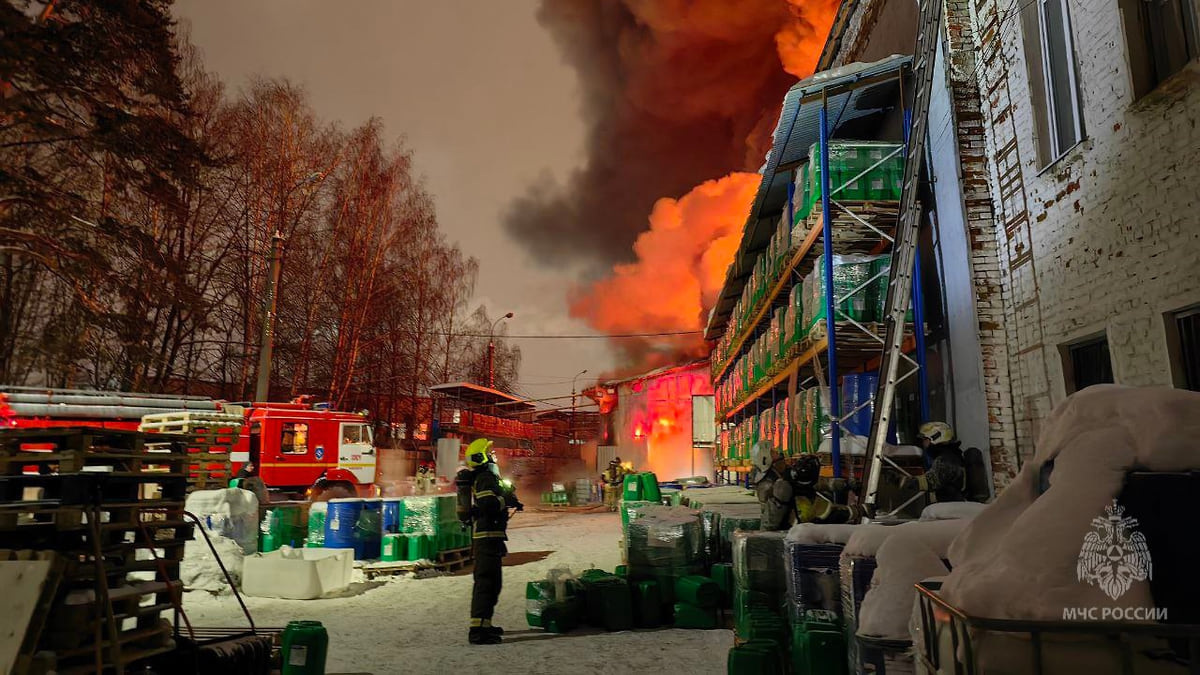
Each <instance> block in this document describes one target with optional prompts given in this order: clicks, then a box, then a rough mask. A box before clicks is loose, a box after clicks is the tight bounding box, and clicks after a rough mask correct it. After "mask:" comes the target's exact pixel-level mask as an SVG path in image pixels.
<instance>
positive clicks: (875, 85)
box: [706, 56, 928, 483]
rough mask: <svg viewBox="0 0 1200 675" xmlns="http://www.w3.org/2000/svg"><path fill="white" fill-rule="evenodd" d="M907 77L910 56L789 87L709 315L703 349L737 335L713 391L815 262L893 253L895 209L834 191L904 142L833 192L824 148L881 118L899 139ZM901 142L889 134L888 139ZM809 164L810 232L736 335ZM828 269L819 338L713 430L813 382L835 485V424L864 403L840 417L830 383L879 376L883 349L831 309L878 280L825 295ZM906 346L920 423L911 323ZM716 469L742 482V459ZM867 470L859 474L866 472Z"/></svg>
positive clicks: (838, 462)
mask: <svg viewBox="0 0 1200 675" xmlns="http://www.w3.org/2000/svg"><path fill="white" fill-rule="evenodd" d="M911 79H912V58H911V57H907V56H898V57H892V58H889V59H885V60H882V61H879V62H876V63H870V64H853V65H851V66H847V67H845V68H841V69H837V70H833V71H828V72H825V73H820V74H818V75H816V76H814V77H812V78H809V79H807V80H804V81H802V82H800V83H799V84H797V85H795V86H794V87H792V89H791V90H790V91H789V92H788V94H787V96H786V97H785V98H784V101H783V109H782V112H781V115H780V122H779V126H778V127H777V129H776V131H775V136H774V143H773V147H772V149H771V151H770V153H769V154H768V155H767V160H766V164H765V165H764V166H763V168H762V169H761V170H760V173H761V174H762V176H763V178H762V182H761V184H760V186H759V190H758V193H757V195H756V198H755V201H754V204H753V206H752V207H751V212H750V215H749V218H748V220H747V224H746V229H745V232H744V234H743V238H742V242H741V246H740V247H739V251H738V254H737V256H736V257H735V259H734V262H733V264H731V266H730V268H729V271H728V273H727V276H726V281H725V286H724V288H723V290H722V293H721V296H720V297H719V299H718V302H717V304H716V306H715V307H714V309H713V312H712V314H711V315H710V317H709V323H708V328H707V331H706V337H707V338H708V339H710V340H713V339H716V338H718V337H720V336H721V335H722V334H723V333H724V332H725V331H726V330H736V331H738V332H737V333H736V334H735V335H734V336H733V338H732V339H731V340H730V341H729V349H728V353H726V354H723V355H721V356H722V358H721V360H720V362H718V361H717V360H716V359H714V362H713V382H714V387H719V386H720V385H721V383H722V382H724V381H725V378H727V377H728V376H729V375H730V370H731V368H732V366H733V364H734V363H735V362H736V361H737V359H738V358H739V357H740V356H742V355H743V354H744V353H745V352H746V348H747V346H748V345H749V344H751V343H752V342H753V340H754V339H755V338H756V337H758V336H760V335H762V334H763V332H764V331H765V330H766V329H767V327H768V326H769V324H770V317H771V316H772V315H773V312H774V310H775V309H776V308H778V307H780V306H781V305H782V304H783V303H785V302H786V301H787V297H788V290H789V289H791V288H792V287H793V286H794V285H796V284H798V283H801V282H802V280H803V273H804V272H806V271H807V270H808V269H811V268H812V264H813V262H815V261H816V260H817V258H818V256H819V255H824V256H825V260H827V261H831V260H833V259H834V255H835V254H845V253H852V252H862V253H876V254H877V253H885V252H889V251H890V249H891V242H892V238H893V233H894V231H895V228H896V225H897V222H898V220H899V216H900V202H899V201H886V202H885V201H879V202H872V201H859V202H850V201H848V200H842V199H839V193H841V192H842V190H843V188H844V187H845V186H846V185H848V184H850V183H852V182H853V181H854V180H856V179H860V178H862V177H863V176H865V175H866V174H867V173H869V172H870V171H872V170H873V169H874V168H876V167H878V166H879V165H880V164H882V163H883V162H885V161H888V160H889V159H891V158H893V157H894V156H896V155H897V154H900V153H905V151H906V150H907V146H906V144H904V143H901V144H900V145H898V146H897V147H896V149H895V150H894V151H892V152H891V153H890V154H888V155H887V156H886V157H884V158H883V159H881V160H880V161H878V162H876V163H875V164H874V165H872V166H871V167H868V168H867V169H865V170H864V171H862V173H860V174H858V176H855V177H853V178H851V179H849V180H846V181H843V183H842V184H841V185H837V186H834V185H831V179H830V170H829V157H830V147H831V142H832V141H833V140H834V138H835V137H838V136H841V137H847V136H852V135H853V134H854V133H855V132H856V131H857V132H858V133H862V132H861V131H860V130H862V129H863V128H864V126H866V125H874V126H866V128H867V129H868V130H872V129H877V128H878V127H879V126H880V125H881V124H882V123H883V122H885V121H887V120H888V119H889V116H890V118H891V120H892V121H893V126H894V127H897V128H899V129H902V130H904V132H906V131H907V128H908V122H909V116H910V115H909V110H908V108H906V106H905V96H906V93H905V88H906V83H908V82H911ZM900 133H901V132H899V131H898V132H897V135H900ZM904 140H907V139H904ZM813 146H815V148H816V150H817V152H816V156H813V157H810V156H809V155H810V147H813ZM809 161H811V162H819V163H820V168H821V171H820V174H821V180H820V185H819V188H820V194H819V197H820V199H819V207H820V210H819V211H818V210H816V207H815V206H814V210H813V212H812V214H811V215H810V216H809V218H808V221H809V223H810V224H811V225H812V227H811V229H810V231H809V232H808V234H807V236H806V237H805V239H804V240H803V242H802V243H800V244H799V246H798V248H796V249H794V250H793V251H791V252H790V253H789V255H788V256H787V258H786V262H785V264H784V266H783V270H782V273H781V274H780V276H779V278H778V279H777V280H776V281H775V282H774V283H772V284H771V285H770V287H769V288H768V289H767V291H766V293H765V295H764V297H763V298H762V300H761V301H760V302H758V303H757V304H755V306H754V307H752V308H748V310H747V311H746V312H745V314H746V315H748V316H750V317H751V318H750V321H749V322H748V323H746V324H745V325H744V326H742V327H741V328H740V330H739V327H738V326H733V325H729V326H727V323H728V322H729V321H730V313H731V309H732V306H733V304H734V302H736V300H737V298H738V296H739V295H740V293H741V291H742V289H743V287H744V285H745V284H746V283H747V281H748V278H749V276H750V273H751V272H750V271H751V270H752V268H753V266H754V264H755V261H756V259H757V258H758V257H759V256H761V255H762V254H763V253H764V251H765V249H766V244H765V243H764V240H769V238H770V232H771V230H772V229H773V228H774V224H775V222H776V221H777V220H778V218H779V217H780V215H781V211H783V210H786V212H787V216H788V220H789V222H794V214H795V213H796V209H797V204H796V197H797V196H796V194H795V190H794V186H795V180H794V175H795V172H796V170H797V169H798V168H800V167H802V166H804V165H805V163H806V162H809ZM906 189H907V186H906ZM833 267H834V266H833V265H832V264H826V265H825V266H824V269H823V270H822V272H823V274H824V284H823V286H824V293H823V296H824V298H823V300H824V312H825V317H826V320H825V326H826V329H825V334H824V335H816V336H809V337H807V338H806V339H805V340H804V341H803V342H802V343H800V344H799V345H797V346H795V347H794V348H793V349H792V350H791V351H790V352H789V353H788V354H787V358H786V359H784V360H782V361H781V362H780V363H777V364H776V365H775V367H774V368H773V369H772V371H771V373H770V374H769V376H768V377H766V378H765V380H764V381H762V382H761V383H758V384H757V385H756V386H755V387H754V388H753V389H752V390H751V391H749V392H748V393H747V394H746V395H745V396H744V397H742V398H741V399H740V400H738V401H737V402H735V403H734V404H732V405H727V406H724V409H719V410H718V412H717V421H718V423H719V424H721V425H729V424H732V423H734V422H736V421H737V420H741V419H743V418H744V417H745V416H746V415H747V414H751V413H754V414H758V413H760V412H761V411H763V410H765V409H767V406H774V405H775V404H777V403H778V402H779V401H780V400H782V397H790V396H794V395H795V394H796V392H797V387H798V386H800V385H803V384H808V383H810V382H815V383H816V384H817V386H828V388H829V401H828V402H829V417H830V423H831V427H832V436H831V442H830V446H831V447H830V464H831V468H832V474H833V475H834V476H839V477H841V476H844V475H845V473H846V472H845V471H844V469H845V466H844V464H845V462H844V461H843V459H844V458H843V454H842V450H843V448H842V443H841V440H842V439H841V435H842V434H841V429H842V425H843V424H844V423H845V422H846V420H847V419H849V418H850V417H851V416H853V415H855V414H856V413H859V412H860V411H861V410H862V409H863V408H865V407H866V406H867V405H868V404H869V403H863V404H860V405H858V406H857V407H855V408H853V409H850V410H843V406H842V401H841V395H840V394H841V392H840V391H839V387H838V378H839V376H840V375H843V374H846V373H850V372H854V371H864V370H872V369H877V368H878V367H879V365H880V361H881V358H880V354H881V353H882V350H883V348H884V344H885V335H884V327H885V324H882V323H879V324H874V323H865V322H860V321H857V320H855V319H853V318H851V317H849V316H847V315H846V314H845V313H844V312H842V311H841V309H840V306H841V304H842V303H843V302H845V301H847V300H848V299H851V298H853V297H854V296H856V295H858V294H865V293H867V291H868V288H870V286H871V284H872V283H873V282H875V281H876V280H877V279H878V278H879V277H880V276H881V275H883V274H884V272H879V273H876V274H874V275H873V276H872V278H871V279H870V280H869V281H868V282H866V283H863V284H861V285H859V286H858V287H856V288H854V289H853V290H852V291H850V292H849V293H847V294H846V295H844V296H842V297H834V294H835V290H836V289H835V287H834V283H833ZM918 268H919V265H918ZM802 270H803V271H802ZM918 274H919V272H918ZM920 288H921V285H920V279H919V277H917V278H915V279H914V283H913V284H912V289H913V290H912V293H913V314H914V316H913V323H914V324H915V325H917V326H924V317H923V311H922V310H923V302H922V298H921V294H920ZM889 309H890V307H889ZM830 318H833V320H830ZM904 349H905V351H911V352H915V355H916V356H915V360H914V361H915V363H916V366H917V373H918V376H919V380H920V381H919V384H918V388H919V400H920V405H921V409H922V413H923V414H927V412H926V411H927V407H928V402H927V395H926V392H927V388H926V383H925V364H924V355H925V344H924V331H915V332H914V331H912V330H911V325H910V326H909V328H908V329H907V333H906V334H905V338H904ZM726 428H728V426H726ZM726 452H727V451H726ZM864 462H865V458H864ZM717 465H718V469H717V479H718V481H723V482H730V483H733V482H741V480H740V479H741V474H742V473H744V472H745V471H746V470H747V466H748V460H747V459H746V458H744V457H739V458H728V457H718V460H717ZM865 469H866V467H865V466H864V467H863V471H864V473H865Z"/></svg>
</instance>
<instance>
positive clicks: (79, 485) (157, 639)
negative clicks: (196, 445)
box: [0, 428, 192, 673]
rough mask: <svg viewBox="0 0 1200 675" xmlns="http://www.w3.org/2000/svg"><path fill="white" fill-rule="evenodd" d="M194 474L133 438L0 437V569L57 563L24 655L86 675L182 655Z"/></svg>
mask: <svg viewBox="0 0 1200 675" xmlns="http://www.w3.org/2000/svg"><path fill="white" fill-rule="evenodd" d="M188 462H189V459H188V456H187V455H186V454H184V453H181V452H173V451H167V452H161V451H160V452H153V453H152V452H149V451H148V449H147V448H146V445H145V443H144V437H143V435H142V434H140V433H137V432H130V431H111V430H102V429H90V428H58V429H24V430H21V429H11V430H0V537H2V541H3V542H4V547H5V548H4V549H3V550H0V560H31V559H52V560H55V561H56V567H55V569H54V570H52V572H53V575H52V577H51V578H48V579H47V581H46V583H45V584H44V586H43V598H42V600H41V602H40V604H39V606H40V607H44V609H45V611H44V612H43V613H42V615H41V616H36V615H35V621H33V622H31V623H30V625H29V630H28V631H27V632H26V637H25V642H24V643H23V645H28V647H29V649H30V650H31V651H29V652H28V653H30V654H32V653H38V654H39V658H43V657H44V659H43V662H44V660H45V659H49V660H50V661H52V662H53V663H52V667H53V668H54V669H55V670H56V671H57V672H59V673H75V672H79V673H86V672H100V671H102V670H105V669H107V668H112V669H115V670H117V671H118V672H119V671H121V670H122V669H123V668H124V667H126V666H128V665H129V664H132V663H135V662H138V661H141V660H144V659H147V658H150V657H152V656H155V655H158V654H162V653H165V652H168V651H171V650H172V649H174V641H173V635H174V626H173V623H172V621H171V620H168V619H173V616H174V608H175V607H176V606H177V604H178V598H179V594H180V593H181V591H182V586H181V584H180V582H179V562H180V560H181V559H182V558H183V551H184V544H185V543H186V542H187V541H188V540H190V539H191V538H192V526H191V525H190V524H187V523H185V522H184V516H183V499H184V497H185V495H186V492H187V474H186V471H187V467H188ZM51 654H52V656H51Z"/></svg>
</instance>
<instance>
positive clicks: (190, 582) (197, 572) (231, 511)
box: [179, 488, 259, 593]
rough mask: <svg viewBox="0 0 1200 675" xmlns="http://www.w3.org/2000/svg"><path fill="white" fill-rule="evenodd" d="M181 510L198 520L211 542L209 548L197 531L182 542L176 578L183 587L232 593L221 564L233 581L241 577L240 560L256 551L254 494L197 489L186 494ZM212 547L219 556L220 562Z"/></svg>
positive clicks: (236, 581)
mask: <svg viewBox="0 0 1200 675" xmlns="http://www.w3.org/2000/svg"><path fill="white" fill-rule="evenodd" d="M184 509H185V510H186V511H187V512H189V513H191V514H193V515H195V516H196V517H197V518H198V519H199V520H200V526H201V527H203V528H204V530H205V531H206V532H208V539H209V540H210V541H211V542H212V548H209V545H208V542H206V541H205V539H204V537H203V536H202V535H200V534H197V535H196V537H195V538H194V539H193V540H192V541H189V542H187V543H186V544H184V547H183V560H182V561H181V562H180V563H179V578H180V580H181V581H183V585H184V588H186V589H187V590H192V591H197V590H200V591H209V592H212V593H225V592H232V589H230V588H229V581H228V580H227V579H226V577H225V573H224V572H222V571H221V565H224V566H225V569H226V570H227V571H228V572H229V575H230V577H232V578H233V582H234V583H235V584H237V583H239V582H240V580H241V577H242V559H243V558H244V557H245V556H247V555H253V554H254V553H256V552H257V551H258V530H259V522H258V497H257V496H255V494H254V493H253V492H250V491H249V490H242V489H239V488H223V489H220V490H197V491H195V492H193V493H191V494H190V495H188V496H187V501H186V502H185V503H184ZM213 548H215V549H216V555H217V556H220V564H218V562H217V557H216V556H214V555H213Z"/></svg>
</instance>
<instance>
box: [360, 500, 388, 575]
mask: <svg viewBox="0 0 1200 675" xmlns="http://www.w3.org/2000/svg"><path fill="white" fill-rule="evenodd" d="M382 515H383V500H382V499H364V500H363V508H362V511H360V512H359V514H358V522H357V523H356V525H355V528H354V540H355V557H356V559H359V560H373V559H375V558H378V557H379V546H380V543H381V540H382V538H383V527H382V524H381V518H382Z"/></svg>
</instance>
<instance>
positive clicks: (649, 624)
mask: <svg viewBox="0 0 1200 675" xmlns="http://www.w3.org/2000/svg"><path fill="white" fill-rule="evenodd" d="M633 623H634V625H635V626H637V627H638V628H658V627H659V626H661V625H662V624H663V601H662V593H661V592H660V591H659V589H658V582H657V581H653V580H648V581H639V582H637V583H636V584H634V585H633Z"/></svg>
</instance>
